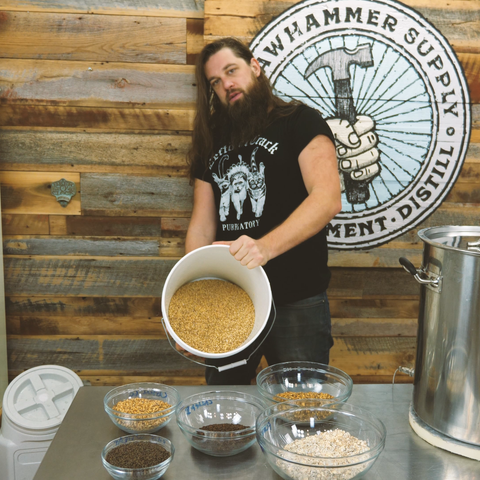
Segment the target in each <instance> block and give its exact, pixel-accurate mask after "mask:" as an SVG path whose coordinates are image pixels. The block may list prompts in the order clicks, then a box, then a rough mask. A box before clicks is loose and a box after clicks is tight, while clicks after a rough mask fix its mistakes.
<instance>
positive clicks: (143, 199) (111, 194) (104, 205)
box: [82, 173, 192, 217]
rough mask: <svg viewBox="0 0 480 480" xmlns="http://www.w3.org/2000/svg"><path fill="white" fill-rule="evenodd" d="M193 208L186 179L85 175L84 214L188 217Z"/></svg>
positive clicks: (83, 180) (190, 192)
mask: <svg viewBox="0 0 480 480" xmlns="http://www.w3.org/2000/svg"><path fill="white" fill-rule="evenodd" d="M191 210H192V187H191V186H190V185H189V182H188V180H187V179H186V178H173V177H172V178H169V177H152V176H140V175H120V174H108V175H99V174H94V173H92V174H82V212H83V214H84V215H114V216H117V215H124V216H130V215H140V216H163V215H165V216H178V217H182V216H183V217H185V216H189V215H190V213H191Z"/></svg>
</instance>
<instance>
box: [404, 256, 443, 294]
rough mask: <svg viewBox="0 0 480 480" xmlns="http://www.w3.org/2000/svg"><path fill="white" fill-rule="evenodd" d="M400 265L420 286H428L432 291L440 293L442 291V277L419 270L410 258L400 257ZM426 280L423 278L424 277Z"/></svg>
mask: <svg viewBox="0 0 480 480" xmlns="http://www.w3.org/2000/svg"><path fill="white" fill-rule="evenodd" d="M398 261H399V262H400V265H401V266H402V267H403V268H404V269H405V270H406V271H407V272H408V273H410V275H412V276H413V278H414V279H415V280H416V281H417V282H418V283H419V284H420V285H426V286H427V287H429V288H431V289H432V290H434V291H436V292H438V293H440V292H441V291H442V277H441V276H438V275H434V274H433V273H431V274H430V275H429V274H428V273H427V272H425V271H424V270H422V269H417V268H415V267H414V265H413V263H412V262H411V261H410V260H408V258H405V257H400V258H399V259H398ZM421 275H422V276H424V277H426V278H422V276H421Z"/></svg>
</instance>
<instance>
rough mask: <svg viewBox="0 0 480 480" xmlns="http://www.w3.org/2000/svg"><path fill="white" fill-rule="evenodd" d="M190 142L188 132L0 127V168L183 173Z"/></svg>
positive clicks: (184, 172) (184, 173)
mask: <svg viewBox="0 0 480 480" xmlns="http://www.w3.org/2000/svg"><path fill="white" fill-rule="evenodd" d="M190 143H191V136H190V134H188V135H168V134H158V133H156V134H150V133H138V132H137V133H133V132H132V133H85V132H81V133H80V132H58V131H48V130H47V131H31V130H0V168H1V169H2V170H37V171H38V170H42V171H46V170H53V171H73V172H115V173H128V174H132V173H148V174H155V173H157V174H158V173H165V175H166V174H169V175H177V176H178V175H186V168H187V164H186V160H185V158H186V154H187V151H188V149H189V147H190Z"/></svg>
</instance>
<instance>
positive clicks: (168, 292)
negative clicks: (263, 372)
mask: <svg viewBox="0 0 480 480" xmlns="http://www.w3.org/2000/svg"><path fill="white" fill-rule="evenodd" d="M271 305H272V293H271V289H270V283H269V281H268V278H267V275H266V274H265V271H264V270H263V268H262V267H257V268H254V269H249V268H247V267H245V266H243V265H241V263H240V262H239V261H237V260H235V258H234V257H233V256H232V255H231V254H230V251H229V247H228V246H227V245H208V246H205V247H201V248H198V249H196V250H193V251H192V252H190V253H188V254H187V255H185V256H184V257H183V258H182V259H180V260H179V261H178V262H177V263H176V264H175V266H174V267H173V268H172V270H171V271H170V273H169V274H168V276H167V279H166V280H165V284H164V287H163V291H162V315H163V322H164V325H165V329H166V331H167V333H168V334H169V335H170V336H171V337H172V338H173V339H174V341H175V342H176V343H177V344H178V345H179V346H180V347H182V348H183V349H184V350H186V351H187V352H190V353H191V354H193V355H197V356H199V357H203V358H225V357H229V356H232V355H235V354H237V353H240V352H241V351H243V350H244V349H246V348H247V347H248V346H250V345H251V344H252V343H253V342H254V341H255V340H256V339H257V338H258V337H259V336H260V334H261V333H262V331H263V330H264V329H265V327H266V325H267V321H268V318H269V316H270V309H271Z"/></svg>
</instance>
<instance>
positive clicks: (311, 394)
mask: <svg viewBox="0 0 480 480" xmlns="http://www.w3.org/2000/svg"><path fill="white" fill-rule="evenodd" d="M352 388H353V381H352V379H351V377H350V376H349V375H347V374H346V373H345V372H344V371H342V370H340V369H338V368H335V367H331V366H330V365H324V364H322V363H315V362H301V361H299V362H285V363H277V364H275V365H271V366H269V367H267V368H264V369H263V370H262V371H261V372H260V373H259V374H258V375H257V389H258V391H259V393H260V394H261V395H262V397H263V398H264V400H265V401H266V402H267V403H268V404H269V405H271V404H275V403H279V402H285V401H290V400H302V399H303V400H312V399H313V400H315V401H316V402H319V403H321V404H325V405H326V404H329V403H336V402H346V401H347V400H348V398H349V397H350V395H351V394H352Z"/></svg>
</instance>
